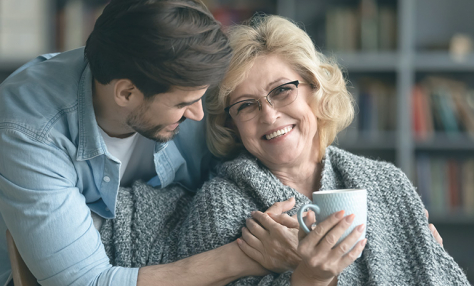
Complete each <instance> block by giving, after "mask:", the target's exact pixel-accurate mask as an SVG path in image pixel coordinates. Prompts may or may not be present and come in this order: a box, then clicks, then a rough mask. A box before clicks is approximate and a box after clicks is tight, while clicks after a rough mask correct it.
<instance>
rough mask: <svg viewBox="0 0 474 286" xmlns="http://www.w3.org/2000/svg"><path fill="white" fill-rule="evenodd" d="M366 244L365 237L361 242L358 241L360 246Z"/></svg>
mask: <svg viewBox="0 0 474 286" xmlns="http://www.w3.org/2000/svg"><path fill="white" fill-rule="evenodd" d="M366 244H367V238H365V239H363V240H362V241H361V242H360V245H361V246H365V245H366Z"/></svg>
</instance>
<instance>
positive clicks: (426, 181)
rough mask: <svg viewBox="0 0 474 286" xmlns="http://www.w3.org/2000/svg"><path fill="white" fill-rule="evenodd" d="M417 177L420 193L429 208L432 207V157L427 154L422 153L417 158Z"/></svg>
mask: <svg viewBox="0 0 474 286" xmlns="http://www.w3.org/2000/svg"><path fill="white" fill-rule="evenodd" d="M416 178H417V185H418V189H417V191H418V193H419V194H420V197H421V200H422V201H423V204H424V205H425V207H426V208H427V209H430V208H431V196H432V186H431V170H430V157H429V156H428V155H427V154H420V155H418V156H417V158H416Z"/></svg>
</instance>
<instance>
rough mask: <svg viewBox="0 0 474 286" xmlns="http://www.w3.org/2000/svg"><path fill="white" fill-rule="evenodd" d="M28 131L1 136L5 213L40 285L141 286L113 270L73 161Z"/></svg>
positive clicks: (127, 273) (0, 205) (127, 272)
mask: <svg viewBox="0 0 474 286" xmlns="http://www.w3.org/2000/svg"><path fill="white" fill-rule="evenodd" d="M27 131H28V130H23V131H22V132H19V131H18V130H11V129H7V130H5V129H4V130H2V131H0V150H1V152H0V212H1V214H2V217H3V219H4V221H5V224H6V226H7V228H8V229H9V230H10V232H11V234H12V236H13V238H14V240H15V243H16V245H17V247H18V250H19V252H20V254H21V256H22V258H23V259H24V260H25V263H26V264H27V265H28V267H29V269H30V270H31V272H32V273H33V275H34V276H35V277H36V278H37V280H38V282H39V283H40V284H41V285H136V281H137V277H138V269H137V268H135V269H133V268H128V269H127V268H119V267H112V266H111V265H110V263H109V259H108V257H107V256H106V254H105V251H104V246H103V245H102V243H101V240H100V237H99V233H98V231H97V230H96V229H95V227H94V226H93V222H92V218H91V215H90V210H89V208H88V207H87V205H86V203H85V198H84V196H83V195H82V193H81V190H79V189H78V188H77V187H76V181H77V174H76V170H75V167H74V164H73V162H72V161H71V159H70V157H69V156H68V155H67V154H66V153H65V152H64V150H61V149H59V148H57V147H56V146H55V145H53V144H48V143H47V142H39V141H37V140H36V139H35V137H33V135H31V136H29V135H30V133H29V132H27Z"/></svg>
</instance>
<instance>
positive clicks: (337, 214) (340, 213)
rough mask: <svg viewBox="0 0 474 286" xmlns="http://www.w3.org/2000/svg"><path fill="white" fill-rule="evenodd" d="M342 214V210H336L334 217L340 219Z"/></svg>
mask: <svg viewBox="0 0 474 286" xmlns="http://www.w3.org/2000/svg"><path fill="white" fill-rule="evenodd" d="M343 216H344V210H342V211H338V212H337V213H336V218H339V219H340V218H342V217H343Z"/></svg>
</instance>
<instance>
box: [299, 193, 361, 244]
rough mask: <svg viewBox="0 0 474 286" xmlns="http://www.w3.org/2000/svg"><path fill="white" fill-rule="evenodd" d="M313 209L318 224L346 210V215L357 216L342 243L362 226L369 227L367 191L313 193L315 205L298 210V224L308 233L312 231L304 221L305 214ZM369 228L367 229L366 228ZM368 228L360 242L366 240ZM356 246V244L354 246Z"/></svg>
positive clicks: (345, 233)
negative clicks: (356, 228) (354, 230)
mask: <svg viewBox="0 0 474 286" xmlns="http://www.w3.org/2000/svg"><path fill="white" fill-rule="evenodd" d="M308 209H311V210H313V211H314V212H315V214H316V224H317V223H319V222H322V221H323V220H325V219H326V218H327V217H329V216H330V215H331V214H333V213H335V212H338V211H341V210H344V211H345V212H344V215H346V216H347V215H350V214H355V218H354V221H353V222H352V224H351V226H350V227H349V228H348V229H347V230H346V231H345V232H344V234H343V235H342V236H341V238H340V239H339V241H338V242H337V243H339V242H341V241H342V240H343V239H344V238H345V237H346V236H348V235H349V233H351V232H352V230H353V229H354V228H355V227H356V226H358V225H360V224H365V225H366V226H367V190H365V189H344V190H328V191H318V192H313V204H307V205H304V206H302V207H300V209H299V210H298V222H299V224H300V226H301V227H302V228H303V230H304V231H305V232H306V233H309V232H310V230H309V229H308V227H307V226H306V224H305V223H304V221H303V213H304V212H305V211H306V210H308ZM366 228H367V227H366ZM366 228H364V232H363V233H362V235H361V236H360V238H359V240H358V241H361V240H362V239H364V238H365V233H366ZM354 245H355V244H354Z"/></svg>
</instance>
